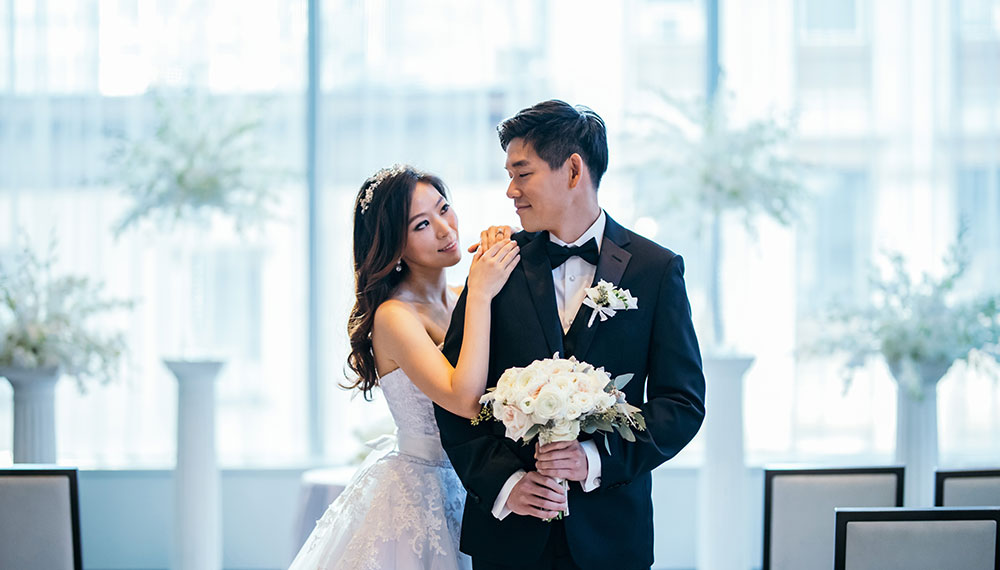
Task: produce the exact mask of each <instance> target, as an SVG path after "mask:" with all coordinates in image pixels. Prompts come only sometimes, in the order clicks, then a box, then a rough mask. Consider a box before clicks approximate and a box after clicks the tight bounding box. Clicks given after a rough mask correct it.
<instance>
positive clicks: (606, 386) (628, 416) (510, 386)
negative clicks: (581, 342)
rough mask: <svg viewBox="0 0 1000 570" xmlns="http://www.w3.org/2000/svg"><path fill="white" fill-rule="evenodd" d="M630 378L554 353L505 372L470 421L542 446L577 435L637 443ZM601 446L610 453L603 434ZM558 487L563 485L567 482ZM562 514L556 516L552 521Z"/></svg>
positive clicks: (641, 424)
mask: <svg viewBox="0 0 1000 570" xmlns="http://www.w3.org/2000/svg"><path fill="white" fill-rule="evenodd" d="M631 379H632V374H624V375H622V376H618V377H617V378H615V379H614V380H612V379H611V377H610V376H609V375H608V373H607V372H605V371H604V369H603V368H595V367H594V366H592V365H590V364H588V363H586V362H580V361H579V360H577V359H576V358H574V357H572V356H571V357H569V358H568V359H565V358H559V355H558V354H556V355H554V356H553V357H552V358H544V359H542V360H536V361H534V362H532V363H531V364H529V365H528V366H526V367H524V368H519V367H514V368H509V369H507V370H505V371H504V373H503V374H501V375H500V379H499V380H497V385H496V387H494V388H490V390H489V391H488V392H487V393H486V394H485V395H483V397H482V398H480V400H479V402H480V403H481V404H483V409H482V411H481V412H480V414H479V416H477V417H476V418H474V419H473V420H472V423H473V425H476V424H479V423H480V422H482V421H485V420H489V419H490V418H493V419H496V420H499V421H500V422H502V423H503V425H504V428H505V430H506V432H505V435H506V436H507V437H508V438H510V439H512V440H514V441H518V440H520V441H522V442H524V443H528V442H530V441H531V440H532V439H534V438H535V436H538V442H539V443H540V444H542V445H546V444H549V443H553V442H557V441H573V440H575V439H576V438H577V437H579V436H580V432H581V431H582V432H584V433H589V434H593V433H595V432H598V431H602V432H611V431H612V430H614V431H617V432H618V433H619V434H620V435H621V436H622V438H624V439H625V440H627V441H635V434H634V433H633V431H632V430H633V429H635V430H639V431H643V430H645V429H646V420H645V419H644V418H643V417H642V413H641V412H640V410H639V408H637V407H635V406H633V405H631V404H629V403H628V402H626V401H625V394H624V393H623V392H622V391H621V389H622V388H624V387H625V385H626V384H628V382H629V380H631ZM604 445H605V447H606V448H607V449H608V453H611V448H610V446H609V445H608V439H607V434H606V433H605V434H604ZM559 483H560V484H561V485H562V486H563V487H564V488H565V487H566V486H567V483H566V481H563V480H559ZM566 514H568V512H560V513H559V514H558V515H557V516H556V519H561V518H563V516H565V515H566Z"/></svg>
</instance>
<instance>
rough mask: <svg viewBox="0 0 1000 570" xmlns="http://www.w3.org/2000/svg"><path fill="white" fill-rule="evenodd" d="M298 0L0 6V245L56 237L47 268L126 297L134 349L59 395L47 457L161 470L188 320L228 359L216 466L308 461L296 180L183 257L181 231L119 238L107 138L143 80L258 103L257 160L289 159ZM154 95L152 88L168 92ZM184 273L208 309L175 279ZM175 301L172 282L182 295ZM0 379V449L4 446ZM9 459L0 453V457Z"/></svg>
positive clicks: (168, 453)
mask: <svg viewBox="0 0 1000 570" xmlns="http://www.w3.org/2000/svg"><path fill="white" fill-rule="evenodd" d="M304 10H305V8H304V2H277V1H272V2H264V3H255V4H254V5H253V6H249V5H247V4H245V3H242V2H234V1H226V0H219V1H213V2H176V1H169V2H168V1H159V2H135V1H131V2H129V1H125V2H121V1H107V0H101V1H92V0H88V1H84V0H58V1H56V0H27V1H11V2H4V3H3V4H2V7H0V13H2V15H3V17H2V18H0V22H2V23H0V29H2V30H3V33H2V34H0V38H3V41H2V42H0V44H2V45H0V71H2V73H0V220H2V222H0V251H2V252H3V253H4V254H5V256H6V257H7V259H8V260H9V259H10V258H11V256H12V255H13V254H14V253H15V252H16V250H17V249H18V248H19V247H20V246H21V244H22V243H24V242H25V241H27V243H28V244H29V246H30V247H32V248H33V249H35V250H39V251H43V250H44V249H45V248H46V246H47V245H48V243H49V240H50V238H54V239H55V240H57V243H58V247H57V250H56V252H57V255H58V261H57V263H56V272H57V273H76V274H81V275H85V276H88V277H91V278H93V279H97V280H101V281H103V282H104V283H105V286H106V291H107V293H108V294H109V295H112V296H116V297H121V298H131V299H134V300H135V301H136V306H135V308H134V310H133V311H131V312H130V313H128V314H126V315H124V316H122V317H121V318H119V319H118V320H117V322H116V325H117V326H118V327H119V328H120V329H121V330H124V332H125V334H126V339H127V342H128V345H129V349H130V353H129V357H128V363H127V366H126V367H125V369H124V371H123V374H122V375H121V378H119V379H118V381H116V382H114V383H112V384H110V385H106V386H91V387H90V388H89V390H88V391H87V392H86V393H85V394H81V393H79V392H78V391H77V390H76V387H75V385H74V383H72V382H69V381H64V382H62V383H60V385H59V388H58V390H57V401H56V407H57V439H58V446H59V460H60V461H61V462H68V463H74V464H79V465H84V466H93V465H98V466H117V465H128V466H147V465H148V466H169V465H170V464H171V463H172V458H173V453H174V433H175V432H174V429H175V405H176V404H175V400H176V396H175V382H174V380H173V378H172V377H171V376H170V375H169V373H168V372H167V371H166V369H165V368H164V367H163V365H162V363H161V361H160V359H161V358H162V357H164V356H168V355H170V354H176V353H177V351H178V350H179V348H178V344H177V343H178V337H179V335H181V332H180V331H181V330H182V329H183V328H184V327H185V324H186V322H188V321H189V320H190V319H192V318H200V319H201V320H200V322H201V323H202V325H203V326H201V327H199V329H200V333H199V340H200V341H201V342H203V343H207V344H209V345H211V346H212V347H213V348H215V349H217V351H219V352H220V353H221V354H223V355H225V359H226V360H227V366H226V368H225V369H224V372H223V374H222V376H221V378H220V383H219V386H218V422H219V423H218V444H219V451H220V458H221V461H222V462H223V464H224V465H248V464H273V463H275V462H279V463H288V462H289V461H301V460H303V459H304V457H305V454H306V450H307V448H308V442H307V441H306V436H305V421H304V419H303V417H302V414H301V410H302V409H303V407H304V382H303V381H302V378H303V376H304V361H305V349H304V346H305V345H306V343H305V339H304V330H305V325H304V323H305V309H306V307H305V305H304V303H303V301H302V299H303V298H304V287H305V280H304V274H305V268H304V264H305V255H304V251H305V243H304V237H303V226H304V224H303V219H304V199H303V189H302V185H301V183H299V182H298V180H300V179H301V178H300V177H292V178H291V180H290V181H289V182H287V183H285V184H284V185H283V187H281V188H278V189H276V190H278V192H279V195H280V204H279V205H278V207H277V209H278V212H277V214H278V216H277V218H276V219H275V220H274V221H273V222H271V223H269V224H267V225H266V226H264V227H263V228H261V229H260V231H257V232H253V233H251V234H247V235H240V234H237V233H235V232H233V231H232V228H231V226H230V225H228V224H226V223H224V222H213V224H212V225H211V227H209V228H207V229H206V230H205V231H204V232H203V233H202V234H200V235H199V236H198V238H197V239H198V247H197V249H196V251H194V252H193V253H192V252H191V250H190V249H189V248H188V246H187V245H185V242H184V239H183V238H182V237H181V236H182V234H183V233H184V232H183V231H160V230H158V229H156V228H152V227H144V228H141V229H139V230H136V231H131V232H128V233H126V234H124V235H123V236H122V237H121V238H120V239H118V240H115V239H114V238H113V236H112V231H111V228H112V226H113V224H114V222H115V221H116V220H117V219H118V218H119V217H120V216H121V215H122V214H123V213H124V211H125V208H126V207H127V206H128V205H129V201H128V200H127V199H125V198H124V197H123V196H122V194H121V186H120V184H118V183H117V182H116V180H115V179H114V172H113V170H112V169H109V168H108V157H109V155H110V153H111V151H112V149H113V148H114V146H115V144H117V141H119V140H120V139H121V137H130V138H132V137H146V136H150V135H151V133H152V129H153V128H154V127H155V125H156V119H157V116H156V114H155V113H156V107H155V105H154V98H153V97H152V96H151V89H153V88H159V89H161V92H163V93H167V95H165V98H166V99H167V100H168V102H169V100H170V98H171V97H173V96H172V95H169V93H176V94H180V93H181V92H187V91H194V92H198V93H201V94H204V95H205V96H206V97H207V98H208V99H210V100H214V101H216V102H218V103H219V104H222V105H226V106H228V107H230V108H232V107H236V106H244V107H247V108H253V107H256V108H259V109H262V110H263V112H265V113H266V115H265V120H264V125H263V127H262V131H263V134H264V138H265V139H266V140H265V141H264V143H265V146H266V148H267V152H268V154H269V156H272V157H274V158H275V160H276V162H279V163H281V164H283V165H286V166H287V168H289V169H290V170H292V171H293V172H294V171H296V170H301V164H302V162H303V160H302V156H303V146H304V143H303V141H304V135H303V134H302V133H303V127H304V120H303V104H302V103H303V95H302V93H303V90H304V85H305V77H304V69H305V40H304V37H305V36H304V34H305V23H304V20H303V14H304ZM163 89H166V90H165V91H164V90H163ZM185 284H186V286H187V287H190V286H191V284H194V286H195V287H196V288H197V289H198V291H199V297H200V298H202V299H203V303H202V304H201V305H202V306H203V307H205V308H204V309H203V310H202V311H201V312H202V314H200V315H193V314H190V312H188V313H187V314H185V311H184V308H185V307H190V305H191V303H189V302H187V300H186V299H184V298H183V297H179V296H178V292H177V290H176V289H177V287H178V286H179V285H181V286H182V285H185ZM181 295H184V293H181ZM10 401H11V398H10V389H9V386H8V385H7V383H6V382H4V383H3V384H2V385H0V454H5V453H6V454H9V453H10V446H11V443H10V442H11V433H10V429H11V409H10V406H11V404H10ZM8 456H9V455H8Z"/></svg>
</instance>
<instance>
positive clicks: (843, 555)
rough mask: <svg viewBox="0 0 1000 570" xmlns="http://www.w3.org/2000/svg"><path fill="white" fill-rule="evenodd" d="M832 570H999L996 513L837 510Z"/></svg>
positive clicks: (999, 526) (955, 509)
mask: <svg viewBox="0 0 1000 570" xmlns="http://www.w3.org/2000/svg"><path fill="white" fill-rule="evenodd" d="M836 519H837V523H836V524H837V530H836V538H835V545H836V546H835V548H836V551H835V554H834V564H833V567H834V570H941V569H944V568H947V569H951V568H961V569H962V570H1000V534H998V529H1000V508H996V507H934V508H929V509H923V508H921V509H913V508H910V509H899V508H897V509H837V514H836Z"/></svg>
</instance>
